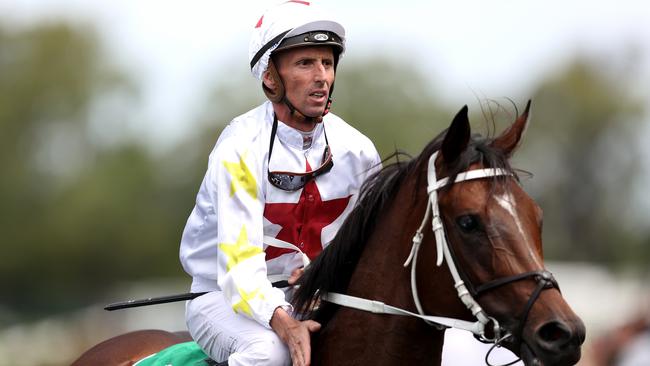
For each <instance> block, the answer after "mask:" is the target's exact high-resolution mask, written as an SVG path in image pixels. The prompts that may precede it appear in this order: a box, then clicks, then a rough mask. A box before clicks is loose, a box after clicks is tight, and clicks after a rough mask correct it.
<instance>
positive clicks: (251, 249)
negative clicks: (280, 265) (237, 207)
mask: <svg viewBox="0 0 650 366" xmlns="http://www.w3.org/2000/svg"><path fill="white" fill-rule="evenodd" d="M219 248H221V250H222V251H223V252H224V253H225V254H226V256H227V257H228V263H227V264H226V268H227V269H228V271H230V269H231V268H232V267H234V266H236V265H237V264H238V263H241V262H243V261H245V260H246V259H248V258H250V257H253V256H255V255H256V254H259V253H262V248H259V247H256V246H254V245H251V244H250V243H249V242H248V234H247V233H246V225H243V226H242V228H241V231H239V237H237V242H236V243H219Z"/></svg>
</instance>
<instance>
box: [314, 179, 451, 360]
mask: <svg viewBox="0 0 650 366" xmlns="http://www.w3.org/2000/svg"><path fill="white" fill-rule="evenodd" d="M407 192H408V190H404V189H403V190H401V192H400V194H401V195H403V196H404V197H400V195H398V197H397V198H396V199H395V201H394V202H393V204H392V205H391V206H392V207H389V208H385V212H386V214H384V215H381V217H380V218H379V221H378V222H377V225H376V230H375V232H374V233H373V235H371V237H370V238H369V239H368V243H367V244H366V247H365V249H364V253H363V255H362V256H361V258H360V260H359V263H358V264H357V267H356V269H355V271H354V274H353V276H352V278H351V280H350V284H349V286H348V291H347V293H348V294H349V295H352V296H358V297H362V298H366V299H371V300H378V301H382V302H385V303H386V304H389V305H393V306H397V307H400V308H403V309H407V310H411V311H414V312H415V311H416V310H415V305H414V302H413V297H412V294H411V288H410V269H409V268H405V267H404V266H403V263H404V261H405V260H406V258H407V257H408V254H409V251H410V246H409V245H407V244H406V243H410V241H411V237H412V236H413V233H414V232H415V230H416V229H417V226H418V225H419V220H418V219H415V220H414V219H413V211H417V212H419V211H422V212H424V207H425V206H424V205H426V200H425V203H424V204H418V205H417V206H421V207H411V206H410V205H409V203H410V202H412V201H411V197H410V196H409V194H410V193H407ZM411 192H412V191H411ZM415 216H417V215H415ZM420 220H421V218H420ZM415 221H418V222H417V223H414V222H415ZM319 338H321V342H319V343H320V344H319V347H318V349H316V350H315V351H316V352H318V353H319V354H318V357H317V358H315V359H323V360H324V362H323V364H372V365H383V364H390V365H394V364H396V363H397V362H400V363H403V364H413V365H439V364H440V355H441V352H442V343H443V338H444V333H443V332H442V331H438V330H436V329H435V328H433V327H431V326H429V325H427V324H425V323H424V322H423V321H422V320H420V319H417V318H411V317H404V316H398V315H377V314H372V313H369V312H364V311H360V310H354V309H349V308H340V309H339V310H338V311H337V312H336V314H335V315H334V316H333V317H332V319H331V320H330V321H329V323H328V325H327V326H326V327H325V328H324V329H323V331H321V335H320V336H319Z"/></svg>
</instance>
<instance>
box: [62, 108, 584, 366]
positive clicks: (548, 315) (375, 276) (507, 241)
mask: <svg viewBox="0 0 650 366" xmlns="http://www.w3.org/2000/svg"><path fill="white" fill-rule="evenodd" d="M529 106H530V103H529V104H528V106H527V107H526V110H525V112H524V113H523V114H522V115H521V116H520V117H519V118H517V120H516V121H515V122H514V123H513V124H512V125H511V126H510V127H509V128H508V129H507V130H506V131H505V132H504V133H502V134H501V135H500V136H498V137H496V138H482V137H480V136H471V134H470V125H469V121H468V117H467V108H466V107H465V108H463V109H462V110H461V111H460V112H459V113H458V115H457V116H456V117H455V118H454V121H453V122H452V124H451V125H450V127H449V128H448V129H447V130H446V131H444V132H443V133H442V134H440V135H439V136H438V137H436V138H434V139H433V140H432V141H431V142H430V143H429V144H428V145H427V146H426V147H425V148H424V150H423V152H422V153H421V154H420V156H418V157H416V158H414V159H412V160H410V161H407V162H399V161H398V162H397V163H394V164H392V165H389V166H387V167H385V168H384V169H383V170H382V171H381V172H380V173H378V174H377V175H376V176H374V177H373V178H372V179H371V180H370V181H369V182H367V183H366V185H365V186H364V188H363V190H362V193H361V195H360V198H359V200H358V202H357V204H356V206H355V209H354V210H353V211H352V213H351V214H350V215H349V216H348V218H347V219H346V221H345V223H344V224H343V226H342V227H341V229H340V230H339V232H338V234H337V236H336V237H335V239H334V240H333V241H332V243H331V244H330V245H329V246H328V247H327V248H326V249H325V250H324V251H323V253H322V254H321V255H320V256H319V257H318V258H317V259H316V260H315V261H314V262H313V263H312V264H311V265H310V266H309V267H308V268H307V270H306V272H305V274H304V275H303V277H302V278H301V279H300V284H301V286H300V288H299V289H298V291H297V293H296V297H295V299H294V305H295V307H296V310H298V311H299V312H301V313H303V314H304V315H305V317H311V318H313V319H316V320H317V321H319V322H321V323H322V324H323V327H322V329H321V330H320V332H318V333H317V334H316V335H314V336H313V338H312V347H313V350H312V360H313V364H315V365H396V364H403V365H440V362H441V353H442V346H443V342H444V327H440V326H432V325H430V324H428V323H427V322H425V321H423V320H421V319H418V318H417V317H411V316H401V315H386V314H376V313H373V312H369V311H363V310H358V309H355V308H352V307H347V306H339V305H335V304H332V303H329V302H327V301H319V300H322V299H323V296H327V294H331V293H341V294H347V295H352V296H355V297H358V298H364V299H370V300H375V301H380V302H383V303H385V304H388V305H390V306H393V307H396V308H400V309H404V311H406V312H409V313H414V314H417V313H420V314H428V315H434V316H444V317H453V318H459V319H463V320H467V321H471V320H472V319H473V318H474V317H473V314H476V313H479V315H477V317H480V316H481V314H485V315H486V316H488V318H487V319H489V323H488V324H484V325H487V327H486V328H487V331H486V333H485V334H482V335H481V336H480V337H481V338H483V339H489V340H491V341H493V342H495V343H496V344H497V345H498V346H504V347H506V348H508V349H510V350H511V351H512V352H513V353H515V354H516V355H518V356H519V357H521V358H522V360H523V361H524V363H525V364H526V365H536V366H537V365H546V366H562V365H573V364H575V363H576V362H578V360H579V359H580V346H581V344H582V343H583V341H584V338H585V328H584V325H583V323H582V321H581V320H580V319H579V318H578V317H577V316H576V315H575V314H574V313H573V311H572V310H571V308H570V307H569V305H568V304H567V303H566V302H565V301H564V299H563V297H562V295H561V293H560V291H559V287H558V285H557V283H556V282H555V280H554V279H553V277H552V275H551V274H550V273H549V272H547V271H546V270H545V269H544V264H543V257H542V238H541V225H542V211H541V209H540V208H539V207H538V206H537V205H536V204H535V202H534V201H533V200H532V199H531V198H530V197H529V196H528V195H527V194H526V193H525V192H524V191H523V189H522V188H521V186H520V184H519V182H518V178H517V175H516V172H515V171H514V170H513V169H512V168H511V166H510V164H509V158H510V157H511V156H512V154H513V153H514V152H515V150H516V148H517V146H518V145H519V142H520V140H521V138H522V135H523V132H524V130H525V128H526V126H527V120H528V111H529ZM436 152H438V154H436V155H434V153H436ZM431 156H434V159H433V164H434V165H432V166H433V167H434V169H435V176H437V177H446V178H448V180H449V184H447V185H446V186H444V187H441V188H440V189H437V191H438V192H437V201H438V204H437V205H438V206H439V211H440V220H441V226H443V228H442V230H443V234H444V233H446V235H445V237H446V238H447V239H448V241H449V248H448V252H449V253H448V255H449V257H446V258H447V262H448V263H449V262H450V261H452V262H454V263H455V266H456V267H458V272H459V275H460V277H461V278H462V281H463V282H464V285H462V286H460V285H459V283H458V282H459V281H455V280H454V279H453V276H452V274H451V269H448V267H445V266H440V263H441V262H442V260H440V261H439V259H441V258H439V257H440V255H439V249H437V245H438V242H441V241H442V240H436V238H435V236H434V234H433V232H432V223H431V220H427V219H426V217H428V215H429V210H430V209H431V202H432V201H431V196H430V191H431V188H429V189H427V181H428V180H429V187H430V185H431V182H430V178H428V177H429V172H428V164H429V158H430V157H431ZM481 169H496V170H495V171H498V172H500V173H498V174H494V175H496V176H490V177H484V178H479V179H472V180H465V181H460V180H462V179H459V178H458V177H460V176H462V175H463V174H464V172H467V171H472V170H481ZM456 180H459V181H456ZM454 182H455V183H454ZM434 183H435V182H434ZM434 190H436V189H434ZM423 217H425V219H424V220H423ZM422 229H423V230H422ZM416 232H419V233H420V232H421V233H422V235H421V237H420V239H421V244H420V245H419V248H420V249H419V254H418V253H417V250H416V251H415V252H416V253H415V256H413V252H414V250H413V248H414V244H413V243H414V242H413V235H414V233H416ZM407 258H409V260H407ZM405 261H406V262H409V261H410V266H409V265H406V266H405ZM437 262H438V265H437ZM416 265H417V267H416V268H417V269H413V271H412V266H416ZM412 281H413V282H412ZM455 286H456V287H458V288H460V289H465V288H466V289H467V291H464V290H463V291H460V292H462V293H463V297H464V298H466V296H467V294H469V295H471V297H472V298H473V299H476V302H477V304H476V306H478V307H479V309H480V311H478V310H477V309H476V307H472V312H470V311H468V310H467V307H466V305H464V303H463V302H461V300H460V299H459V296H458V293H457V290H456V287H455ZM325 299H327V297H326V298H325ZM316 303H320V306H319V307H318V308H317V309H315V308H313V304H316ZM425 316H426V315H425ZM491 326H492V327H491ZM184 340H186V338H182V337H180V338H179V335H177V334H172V333H163V332H161V331H141V332H135V333H129V334H126V335H122V336H118V337H116V338H113V339H111V340H108V341H106V342H104V343H101V344H99V345H97V346H95V347H94V348H92V349H91V350H89V351H87V352H86V353H85V354H84V355H82V356H81V358H79V359H78V360H77V361H76V362H75V363H74V364H73V365H77V366H78V365H130V364H133V363H134V362H135V361H137V360H138V359H140V358H142V357H145V356H147V355H148V354H151V353H155V352H157V351H159V350H160V349H162V348H163V347H166V346H168V345H171V344H173V343H178V342H181V341H184ZM487 361H488V360H487V357H486V362H487Z"/></svg>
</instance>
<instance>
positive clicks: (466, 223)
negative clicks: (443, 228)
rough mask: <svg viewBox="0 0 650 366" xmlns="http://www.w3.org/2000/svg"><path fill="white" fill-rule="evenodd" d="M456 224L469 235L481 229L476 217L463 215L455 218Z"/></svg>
mask: <svg viewBox="0 0 650 366" xmlns="http://www.w3.org/2000/svg"><path fill="white" fill-rule="evenodd" d="M456 224H457V225H458V227H460V229H461V230H462V231H463V232H465V233H471V232H472V231H476V230H478V229H480V228H481V222H480V220H479V218H478V216H477V215H463V216H459V217H458V218H456Z"/></svg>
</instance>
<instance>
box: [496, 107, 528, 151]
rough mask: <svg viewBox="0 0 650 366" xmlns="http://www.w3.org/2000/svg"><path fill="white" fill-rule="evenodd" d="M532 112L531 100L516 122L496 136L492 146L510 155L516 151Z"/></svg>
mask: <svg viewBox="0 0 650 366" xmlns="http://www.w3.org/2000/svg"><path fill="white" fill-rule="evenodd" d="M529 114H530V100H529V101H528V103H527V104H526V109H525V110H524V113H522V114H521V115H520V116H519V117H517V120H516V121H515V123H513V124H512V125H511V126H510V127H509V128H508V129H507V130H505V131H504V132H503V133H502V134H501V135H500V136H499V137H497V138H495V139H494V141H492V144H491V145H492V146H493V147H495V148H497V149H499V150H501V151H503V152H504V153H505V154H506V156H508V157H510V156H512V154H513V153H514V152H515V150H516V149H517V147H518V146H519V143H520V142H521V138H522V136H523V135H524V132H526V127H528V115H529Z"/></svg>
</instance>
